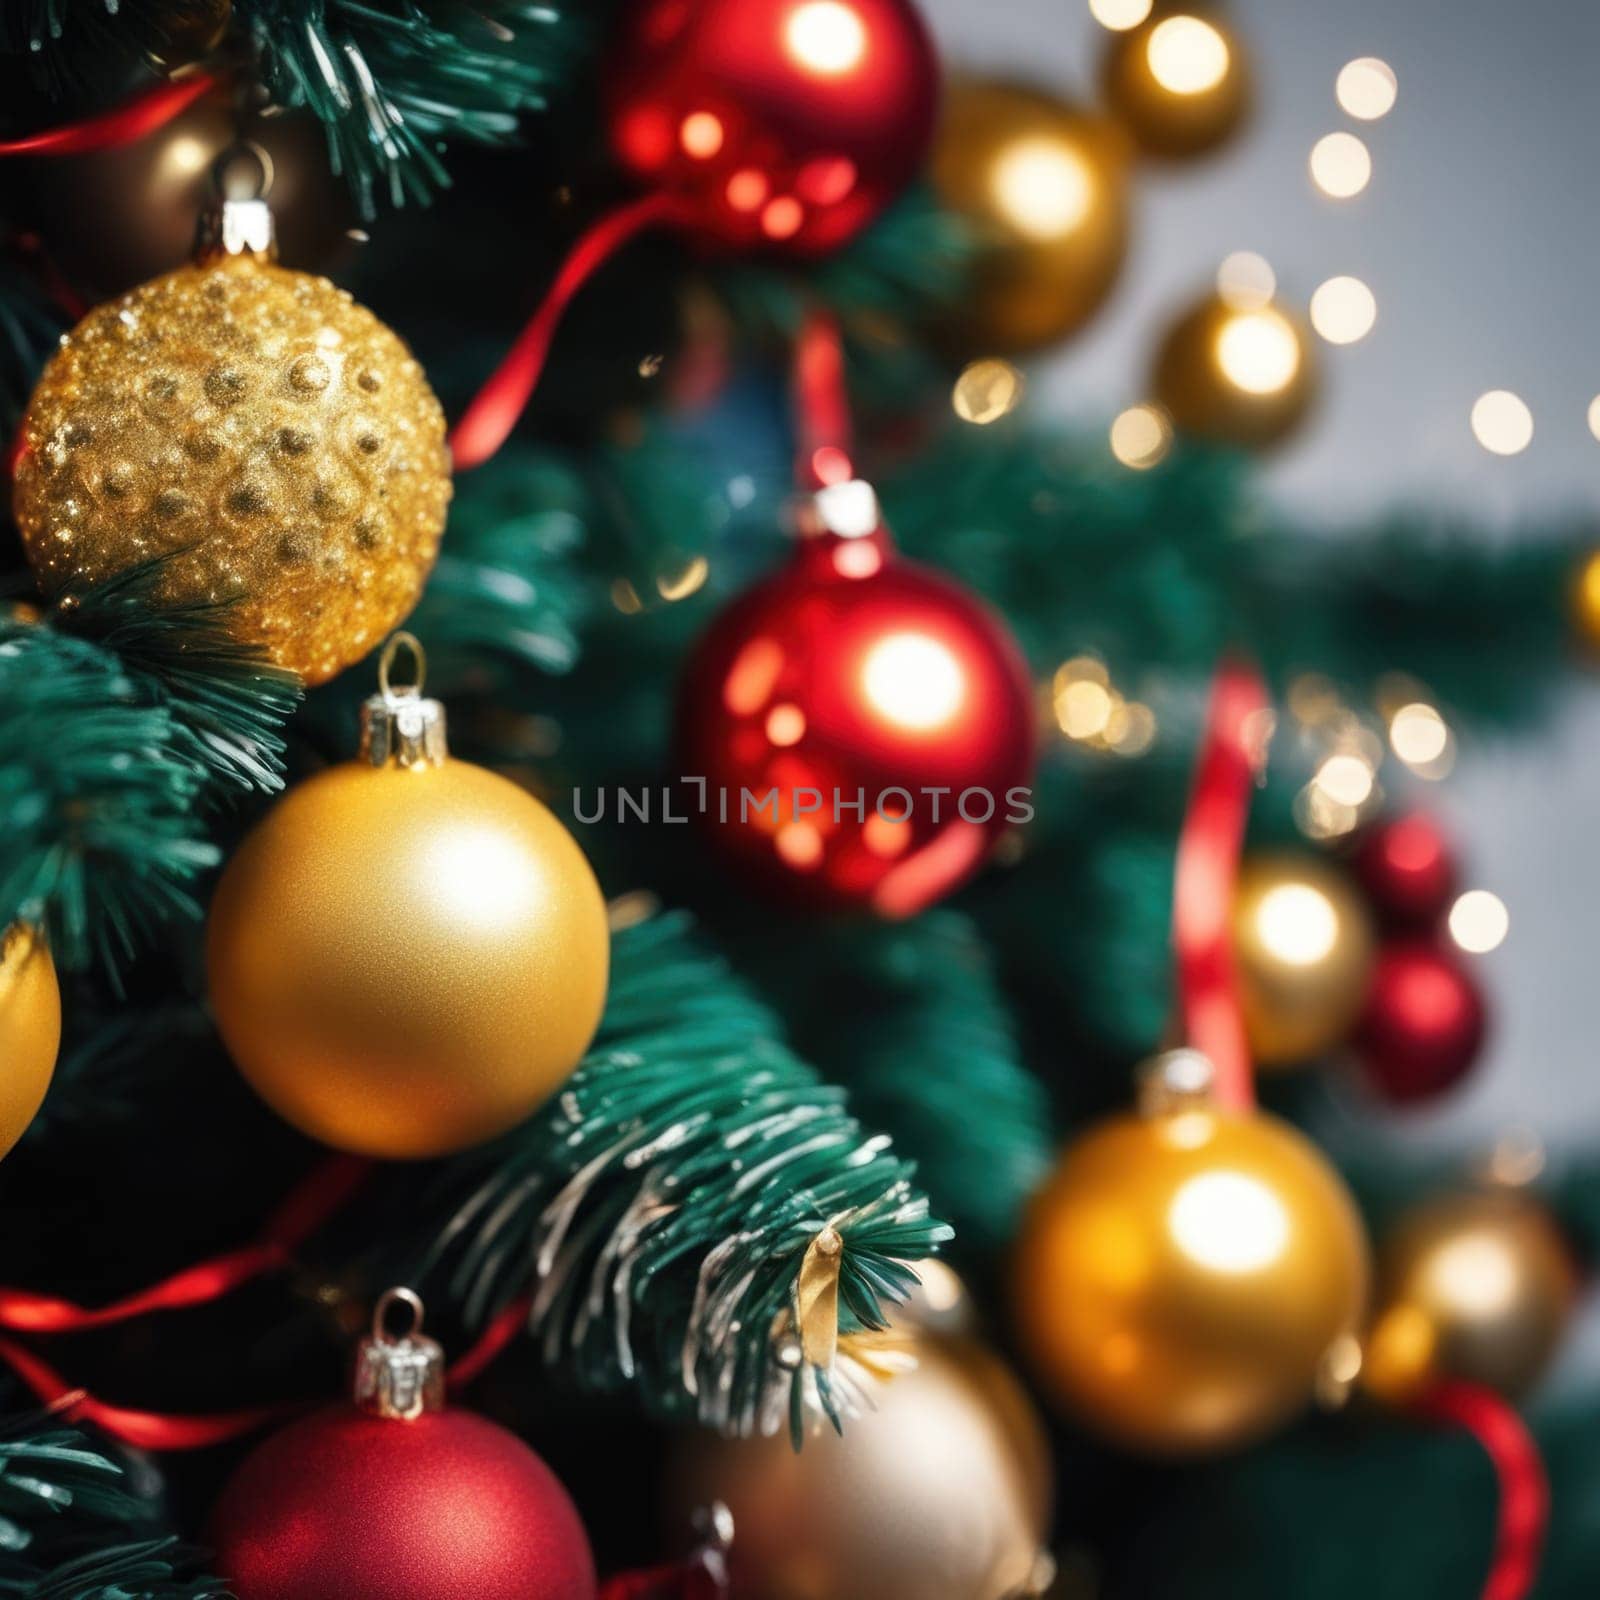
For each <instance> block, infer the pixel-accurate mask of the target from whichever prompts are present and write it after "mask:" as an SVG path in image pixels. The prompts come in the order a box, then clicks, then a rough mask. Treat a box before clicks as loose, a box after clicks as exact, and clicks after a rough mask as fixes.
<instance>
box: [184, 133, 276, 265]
mask: <svg viewBox="0 0 1600 1600" xmlns="http://www.w3.org/2000/svg"><path fill="white" fill-rule="evenodd" d="M273 176H274V173H273V166H272V157H271V156H270V155H268V154H267V152H266V150H265V149H263V148H262V146H260V145H259V144H256V143H255V142H254V141H253V140H249V139H240V140H238V141H237V142H236V143H234V144H231V145H230V146H229V147H228V148H227V149H226V150H224V151H223V152H222V154H221V155H219V156H218V157H217V159H216V160H215V161H214V162H213V163H212V166H211V199H210V202H209V203H208V204H207V205H206V206H204V207H203V208H202V209H201V212H200V219H199V222H198V223H197V225H196V228H195V239H194V257H195V260H196V261H198V262H212V261H215V260H217V259H218V258H219V257H224V256H250V257H252V258H254V259H255V260H258V261H274V260H276V259H277V255H278V243H277V236H276V234H275V232H274V228H273V221H272V211H271V209H270V208H269V207H268V205H267V197H268V195H270V194H271V193H272V180H273Z"/></svg>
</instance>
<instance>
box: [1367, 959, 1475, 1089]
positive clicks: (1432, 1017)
mask: <svg viewBox="0 0 1600 1600" xmlns="http://www.w3.org/2000/svg"><path fill="white" fill-rule="evenodd" d="M1487 1027H1488V1016H1487V1012H1486V1010H1485V1007H1484V1003H1483V996H1482V995H1481V994H1480V993H1479V992H1478V986H1477V984H1475V983H1474V982H1473V981H1472V977H1471V975H1470V974H1469V973H1468V972H1467V970H1466V968H1465V967H1463V966H1462V964H1461V963H1460V962H1459V961H1458V960H1457V959H1456V958H1455V957H1453V956H1451V955H1450V954H1448V953H1447V952H1446V951H1444V950H1441V949H1439V948H1437V947H1436V946H1434V945H1431V944H1426V943H1420V942H1419V943H1410V942H1401V943H1395V944H1390V945H1386V946H1384V947H1383V948H1382V949H1381V950H1379V952H1378V959H1377V961H1376V962H1375V963H1374V965H1373V969H1372V979H1371V984H1370V987H1369V988H1368V990H1367V1004H1366V1010H1365V1012H1364V1013H1363V1015H1362V1019H1361V1025H1360V1027H1359V1029H1358V1030H1357V1035H1356V1042H1357V1045H1358V1047H1359V1049H1360V1052H1361V1056H1362V1059H1363V1062H1364V1064H1365V1067H1366V1072H1367V1077H1368V1078H1369V1079H1370V1080H1371V1082H1372V1084H1373V1085H1374V1087H1375V1088H1376V1089H1377V1090H1378V1092H1379V1093H1380V1094H1381V1095H1382V1096H1383V1097H1384V1098H1385V1099H1386V1100H1392V1101H1397V1102H1402V1103H1404V1102H1410V1101H1415V1100H1426V1099H1429V1098H1430V1097H1432V1096H1433V1095H1436V1094H1439V1093H1441V1092H1442V1091H1443V1090H1445V1089H1448V1088H1449V1087H1450V1086H1451V1085H1452V1084H1454V1083H1456V1082H1457V1081H1458V1080H1459V1079H1460V1078H1462V1077H1463V1076H1465V1074H1466V1073H1467V1071H1468V1070H1469V1069H1470V1068H1471V1066H1472V1064H1473V1062H1474V1061H1476V1060H1477V1058H1478V1051H1479V1050H1480V1049H1481V1048H1482V1045H1483V1039H1484V1034H1485V1032H1486V1031H1487Z"/></svg>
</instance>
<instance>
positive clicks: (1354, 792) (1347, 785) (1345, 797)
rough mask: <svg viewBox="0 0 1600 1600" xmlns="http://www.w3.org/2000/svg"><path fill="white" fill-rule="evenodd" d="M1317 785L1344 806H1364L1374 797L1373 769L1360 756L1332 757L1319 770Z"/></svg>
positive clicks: (1343, 755)
mask: <svg viewBox="0 0 1600 1600" xmlns="http://www.w3.org/2000/svg"><path fill="white" fill-rule="evenodd" d="M1315 781H1316V785H1317V787H1318V788H1319V789H1321V790H1322V791H1323V793H1324V794H1326V795H1327V796H1328V798H1329V799H1330V800H1333V801H1335V802H1336V803H1337V804H1339V805H1342V806H1362V805H1365V804H1366V803H1367V801H1368V800H1369V799H1370V798H1371V796H1372V768H1371V767H1369V766H1368V765H1367V763H1366V762H1365V761H1363V760H1362V759H1361V757H1360V756H1358V755H1348V754H1341V755H1332V756H1329V757H1328V759H1327V760H1326V761H1324V762H1323V763H1322V765H1321V766H1320V767H1318V768H1317V776H1316V780H1315Z"/></svg>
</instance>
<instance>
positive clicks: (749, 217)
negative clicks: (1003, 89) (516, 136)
mask: <svg viewBox="0 0 1600 1600" xmlns="http://www.w3.org/2000/svg"><path fill="white" fill-rule="evenodd" d="M620 41H621V42H620V44H619V46H618V49H617V51H616V53H615V55H613V57H612V58H611V61H610V65H609V70H608V73H607V82H606V97H607V123H608V126H609V128H610V135H611V143H612V146H613V148H614V150H615V152H616V154H617V157H618V158H619V160H620V161H621V162H622V164H623V165H624V166H625V167H627V168H628V170H629V171H631V172H632V173H634V174H635V175H636V176H637V177H639V178H641V179H642V180H644V181H645V182H646V183H648V184H650V185H652V186H654V187H658V188H661V189H665V190H667V191H669V192H671V193H673V194H675V195H678V196H679V197H681V198H682V199H683V200H684V201H685V202H686V204H687V205H688V206H689V207H690V208H691V209H692V213H693V219H694V222H695V224H696V225H698V226H699V227H700V228H702V229H703V230H704V231H705V232H706V233H707V234H708V235H710V236H711V237H713V238H715V239H717V240H719V241H721V242H723V243H726V244H731V245H734V246H737V247H740V248H748V247H750V246H751V245H762V244H766V245H779V246H783V247H785V248H787V249H790V250H793V251H796V252H797V253H800V254H805V255H819V254H823V253H825V252H827V251H829V250H835V249H837V248H838V247H839V246H840V245H841V244H843V243H844V242H845V241H846V240H847V239H849V238H850V237H851V236H852V235H854V234H856V233H859V232H860V231H861V229H862V228H864V227H866V226H867V224H868V223H869V222H871V221H872V220H873V219H874V218H875V217H876V216H878V215H879V213H880V212H882V211H883V209H884V208H885V207H886V206H887V205H888V204H889V202H890V201H892V200H893V199H894V198H895V197H896V196H897V195H898V194H899V193H900V191H901V190H902V189H903V188H904V187H905V186H906V184H907V183H908V182H909V181H910V179H911V177H912V176H913V174H914V173H915V172H916V171H917V169H918V168H919V167H920V166H921V165H922V163H923V161H924V159H925V158H926V156H927V153H928V150H929V147H930V144H931V142H932V138H933V126H934V117H935V112H936V108H937V100H938V61H937V58H936V56H935V54H934V49H933V43H932V41H931V40H930V38H929V37H928V32H927V29H926V27H925V26H924V25H923V22H922V19H921V17H920V16H918V14H917V12H916V11H915V10H914V9H913V7H912V6H911V5H910V3H909V0H635V3H634V4H633V5H632V6H631V8H630V9H629V11H628V12H627V14H626V16H625V18H624V20H623V22H622V25H621V29H620Z"/></svg>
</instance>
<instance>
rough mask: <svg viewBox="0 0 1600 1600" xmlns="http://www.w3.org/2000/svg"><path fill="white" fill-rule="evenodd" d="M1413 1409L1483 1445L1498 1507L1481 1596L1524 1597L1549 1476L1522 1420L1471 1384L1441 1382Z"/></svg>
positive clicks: (1546, 1512)
mask: <svg viewBox="0 0 1600 1600" xmlns="http://www.w3.org/2000/svg"><path fill="white" fill-rule="evenodd" d="M1415 1409H1416V1411H1417V1413H1418V1415H1420V1416H1423V1417H1426V1418H1428V1419H1429V1420H1430V1421H1433V1422H1442V1423H1448V1424H1451V1425H1453V1426H1456V1427H1461V1428H1465V1429H1466V1430H1467V1431H1468V1432H1469V1433H1470V1434H1471V1435H1472V1436H1473V1438H1475V1439H1476V1440H1477V1441H1478V1443H1479V1444H1480V1445H1482V1446H1483V1450H1484V1453H1485V1454H1486V1455H1487V1456H1488V1457H1489V1460H1490V1462H1491V1463H1492V1464H1493V1466H1494V1471H1495V1477H1496V1478H1497V1479H1498V1480H1499V1483H1500V1511H1499V1516H1498V1519H1497V1521H1496V1526H1495V1538H1494V1555H1493V1558H1492V1560H1491V1561H1490V1564H1489V1575H1488V1577H1487V1579H1486V1580H1485V1582H1484V1585H1483V1590H1482V1600H1524V1597H1525V1596H1526V1595H1528V1594H1530V1593H1531V1592H1532V1590H1533V1585H1534V1583H1535V1581H1536V1580H1537V1578H1538V1576H1539V1562H1540V1558H1541V1557H1542V1556H1543V1554H1544V1540H1545V1532H1546V1529H1547V1528H1548V1526H1549V1522H1550V1481H1549V1478H1548V1476H1547V1475H1546V1473H1545V1468H1544V1459H1543V1457H1541V1456H1540V1454H1539V1446H1538V1445H1537V1444H1536V1443H1535V1442H1534V1439H1533V1435H1532V1434H1531V1433H1529V1432H1528V1428H1527V1424H1526V1423H1524V1422H1523V1420H1522V1418H1521V1417H1520V1416H1518V1415H1517V1413H1516V1411H1515V1409H1514V1408H1513V1407H1512V1406H1511V1405H1510V1404H1508V1403H1507V1401H1506V1400H1505V1399H1503V1398H1502V1397H1501V1396H1500V1395H1498V1394H1496V1393H1495V1391H1494V1390H1493V1389H1487V1388H1484V1387H1483V1386H1482V1385H1481V1384H1476V1383H1443V1384H1440V1385H1439V1386H1438V1388H1436V1389H1434V1390H1433V1391H1432V1392H1431V1393H1430V1394H1428V1395H1427V1396H1426V1397H1425V1398H1424V1399H1423V1400H1421V1401H1420V1402H1418V1404H1417V1406H1416V1408H1415Z"/></svg>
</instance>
